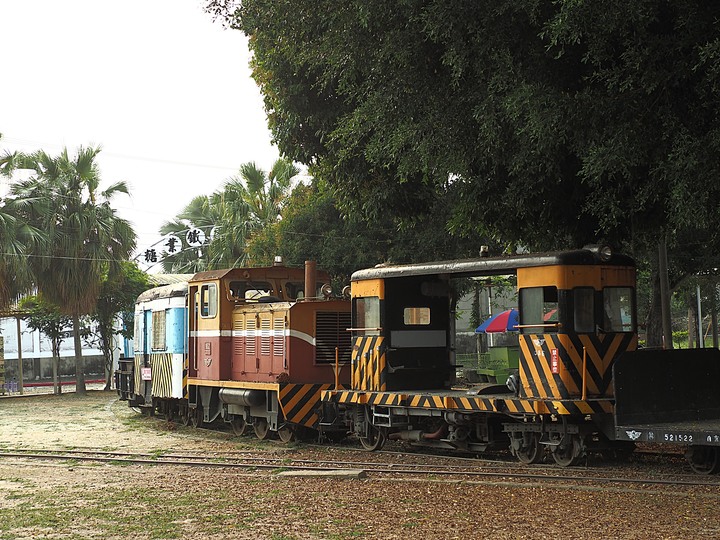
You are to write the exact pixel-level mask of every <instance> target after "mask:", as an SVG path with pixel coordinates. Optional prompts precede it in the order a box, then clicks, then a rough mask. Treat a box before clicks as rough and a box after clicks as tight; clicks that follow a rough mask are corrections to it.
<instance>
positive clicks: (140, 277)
mask: <svg viewBox="0 0 720 540" xmlns="http://www.w3.org/2000/svg"><path fill="white" fill-rule="evenodd" d="M148 288H150V285H149V283H148V278H147V274H145V272H143V271H142V270H140V269H139V268H138V267H137V265H136V264H135V263H134V262H129V261H123V262H121V263H120V265H119V267H118V269H117V272H115V273H114V274H112V275H111V274H110V273H109V272H108V273H106V274H105V275H104V276H103V278H102V282H101V286H100V294H99V296H98V299H97V303H96V307H95V312H94V313H93V319H94V320H95V322H96V323H97V341H98V344H99V349H100V350H101V351H102V352H103V356H104V357H105V372H106V375H107V377H108V378H107V381H106V389H109V388H110V379H109V376H110V371H111V368H112V361H113V355H112V350H113V343H114V340H113V337H114V336H115V334H120V335H122V336H123V337H126V338H132V335H133V329H134V324H133V320H134V308H135V300H136V299H137V297H138V295H139V294H140V293H141V292H143V291H145V290H147V289H148ZM118 315H120V316H121V318H122V321H123V328H122V329H120V330H118V331H116V330H115V322H116V320H117V317H118Z"/></svg>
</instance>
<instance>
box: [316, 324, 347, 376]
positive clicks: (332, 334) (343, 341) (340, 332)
mask: <svg viewBox="0 0 720 540" xmlns="http://www.w3.org/2000/svg"><path fill="white" fill-rule="evenodd" d="M348 328H350V313H338V312H326V311H318V312H317V313H315V361H316V362H318V363H323V364H327V363H335V347H337V348H338V349H339V353H340V362H350V348H351V346H350V332H348V331H347V329H348Z"/></svg>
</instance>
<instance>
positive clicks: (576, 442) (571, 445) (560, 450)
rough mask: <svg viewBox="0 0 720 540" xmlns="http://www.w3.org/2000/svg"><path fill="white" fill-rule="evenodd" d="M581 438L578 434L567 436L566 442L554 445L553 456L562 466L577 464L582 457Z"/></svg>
mask: <svg viewBox="0 0 720 540" xmlns="http://www.w3.org/2000/svg"><path fill="white" fill-rule="evenodd" d="M581 453H582V452H581V448H580V438H579V437H578V436H577V435H571V436H569V440H568V437H567V436H566V440H565V444H559V445H557V446H555V447H553V451H552V456H553V459H554V460H555V463H557V464H558V465H560V466H561V467H570V466H571V465H575V464H576V463H577V462H578V460H579V458H580V457H581Z"/></svg>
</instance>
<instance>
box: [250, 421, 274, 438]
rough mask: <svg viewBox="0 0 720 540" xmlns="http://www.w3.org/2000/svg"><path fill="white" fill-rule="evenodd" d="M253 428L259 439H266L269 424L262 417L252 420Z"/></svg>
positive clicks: (268, 432)
mask: <svg viewBox="0 0 720 540" xmlns="http://www.w3.org/2000/svg"><path fill="white" fill-rule="evenodd" d="M253 430H254V431H255V436H256V437H257V438H258V439H260V440H261V441H264V440H265V439H267V438H268V435H269V434H270V426H269V425H268V422H267V420H265V419H264V418H256V419H255V421H254V422H253Z"/></svg>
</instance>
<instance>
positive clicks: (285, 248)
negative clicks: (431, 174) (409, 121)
mask: <svg viewBox="0 0 720 540" xmlns="http://www.w3.org/2000/svg"><path fill="white" fill-rule="evenodd" d="M444 211H445V210H444V209H443V207H442V205H441V204H439V203H438V205H437V212H438V213H442V212H444ZM477 250H478V242H477V241H473V240H462V239H459V238H454V237H451V236H449V235H448V233H447V231H446V230H445V229H444V228H443V227H442V218H437V217H436V218H431V217H425V218H420V219H417V220H416V222H415V223H413V224H411V225H408V226H405V227H401V228H398V227H397V225H396V223H395V221H394V219H393V217H392V216H390V215H386V216H383V217H379V218H378V219H376V220H372V221H365V220H362V219H358V218H353V217H349V216H344V215H343V214H342V213H341V212H340V210H339V209H338V208H337V203H336V201H335V199H334V196H333V193H332V192H331V191H330V190H328V189H325V188H324V187H323V185H322V183H320V182H314V183H313V184H311V185H305V184H300V185H298V186H297V187H296V188H295V189H294V190H293V192H292V194H291V195H290V198H289V199H288V201H287V204H286V205H285V208H284V209H283V213H282V220H280V221H278V222H277V223H276V224H274V225H273V226H271V227H267V228H265V229H263V230H261V231H259V232H258V234H256V235H255V236H254V237H253V239H252V241H251V243H250V245H249V253H250V256H251V258H252V260H254V261H258V262H262V263H266V264H267V263H269V262H270V261H271V260H272V256H273V255H281V256H282V257H283V259H284V260H285V262H286V263H287V264H290V265H295V266H297V265H302V264H303V262H304V261H305V260H309V259H312V260H316V261H317V262H318V267H320V268H323V269H324V270H327V271H328V272H330V274H331V275H332V276H333V278H334V281H336V283H337V284H347V282H348V280H349V278H350V274H352V272H354V271H355V270H358V269H360V268H368V267H371V266H374V265H376V264H378V263H382V262H393V263H408V262H420V261H427V260H432V259H443V258H454V257H456V256H459V255H466V256H469V255H477Z"/></svg>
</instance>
